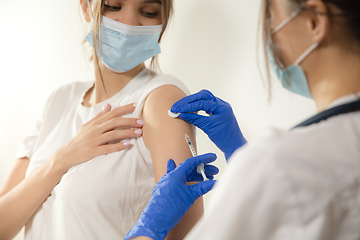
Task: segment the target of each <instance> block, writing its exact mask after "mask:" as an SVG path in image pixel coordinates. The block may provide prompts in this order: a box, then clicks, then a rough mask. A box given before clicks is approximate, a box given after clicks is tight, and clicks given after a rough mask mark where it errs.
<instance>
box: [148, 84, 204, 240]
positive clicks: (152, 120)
mask: <svg viewBox="0 0 360 240" xmlns="http://www.w3.org/2000/svg"><path fill="white" fill-rule="evenodd" d="M183 97H185V94H184V93H183V92H182V91H181V90H180V89H179V88H177V87H175V86H162V87H160V88H158V89H156V90H155V91H153V92H152V93H151V94H150V95H149V96H148V98H147V100H146V102H145V105H144V110H143V119H144V126H143V139H144V143H145V145H146V146H147V147H148V149H149V151H150V154H151V158H152V161H153V167H154V174H155V180H156V182H158V181H159V180H160V178H161V176H163V175H164V174H165V173H166V167H167V162H168V160H169V159H173V160H174V161H175V163H176V165H179V164H180V163H182V162H184V161H185V160H186V159H188V158H190V157H192V154H191V152H190V149H189V146H188V145H187V143H186V141H185V133H186V134H188V135H189V137H190V138H191V141H192V142H193V144H194V147H196V143H195V133H194V128H193V126H192V125H190V124H189V123H186V122H185V121H183V120H181V119H179V118H177V119H173V118H171V117H169V116H168V114H167V111H168V110H169V109H170V108H171V106H172V105H173V104H174V103H175V102H176V101H178V100H180V99H181V98H183ZM203 212H204V206H203V200H202V198H199V199H198V200H196V201H195V203H194V205H193V206H192V207H191V208H190V209H189V211H188V212H187V213H186V214H185V216H184V217H183V218H182V220H181V221H180V222H179V223H178V224H177V225H176V226H175V227H174V229H173V230H171V232H170V233H169V234H168V236H167V239H169V240H170V239H171V240H177V239H183V238H184V237H185V235H186V234H187V233H188V232H189V231H190V230H191V228H192V227H193V226H194V225H195V224H196V222H197V221H198V220H199V219H200V218H201V216H202V215H203Z"/></svg>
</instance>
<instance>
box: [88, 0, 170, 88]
mask: <svg viewBox="0 0 360 240" xmlns="http://www.w3.org/2000/svg"><path fill="white" fill-rule="evenodd" d="M85 1H88V3H89V5H91V2H92V1H93V0H85ZM105 1H106V0H98V1H97V3H96V6H95V8H94V10H93V12H92V17H93V19H94V26H93V29H92V30H93V34H92V37H93V39H92V41H93V43H94V48H93V57H91V59H90V60H94V61H95V63H96V67H97V68H98V70H99V73H100V78H101V81H102V83H103V86H104V79H103V77H102V73H101V69H100V65H99V59H101V19H102V9H103V6H104V3H105ZM161 3H162V4H161V7H162V30H161V33H160V37H159V43H160V41H161V39H162V37H163V35H164V33H165V30H166V29H167V26H168V25H169V23H170V20H171V17H172V14H173V0H161ZM90 11H91V9H90ZM96 49H98V50H99V55H98V54H97V50H96ZM98 56H100V58H99V57H98ZM94 58H95V59H94ZM149 68H150V69H151V70H152V71H154V72H156V71H160V72H161V69H160V67H159V63H158V57H157V56H154V57H153V58H152V59H151V62H150V66H149ZM104 89H105V86H104ZM105 91H106V90H105Z"/></svg>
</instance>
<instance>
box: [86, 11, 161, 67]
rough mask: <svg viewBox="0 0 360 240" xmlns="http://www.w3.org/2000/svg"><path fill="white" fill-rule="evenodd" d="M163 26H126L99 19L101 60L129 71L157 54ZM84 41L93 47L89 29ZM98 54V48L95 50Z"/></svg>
mask: <svg viewBox="0 0 360 240" xmlns="http://www.w3.org/2000/svg"><path fill="white" fill-rule="evenodd" d="M161 30H162V25H157V26H129V25H126V24H123V23H120V22H117V21H114V20H112V19H110V18H107V17H104V16H103V17H102V21H101V61H102V62H103V63H104V65H105V66H106V67H107V68H108V69H110V70H112V71H114V72H117V73H123V72H127V71H130V70H131V69H133V68H135V67H136V66H138V65H139V64H141V63H143V62H144V61H146V60H147V59H149V58H152V57H154V56H156V55H157V54H159V53H160V52H161V51H160V46H159V42H158V41H159V36H160V33H161ZM85 40H86V41H87V42H89V43H90V44H91V46H92V47H94V43H93V37H92V31H90V32H89V34H88V35H87V36H86V38H85ZM96 52H97V54H98V57H100V56H99V55H100V50H99V49H96Z"/></svg>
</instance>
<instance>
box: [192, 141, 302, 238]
mask: <svg viewBox="0 0 360 240" xmlns="http://www.w3.org/2000/svg"><path fill="white" fill-rule="evenodd" d="M269 142H273V143H274V142H276V139H274V138H272V137H270V138H267V140H265V141H260V142H258V143H251V144H249V145H247V146H244V147H243V149H239V150H238V151H237V152H235V153H234V156H232V158H231V159H230V163H229V166H228V168H227V170H226V172H225V173H223V174H224V175H223V177H222V178H221V179H220V180H219V181H218V182H217V183H216V185H215V188H214V190H213V192H212V199H211V201H210V206H209V208H208V209H207V211H206V212H205V215H204V216H203V218H202V219H200V221H199V222H198V224H197V225H196V226H195V227H194V228H193V229H192V231H190V233H189V234H188V236H187V237H186V240H194V239H196V240H199V239H201V240H202V239H206V240H212V239H214V240H215V239H222V240H232V239H252V240H260V239H269V240H270V239H271V240H273V239H274V240H275V239H290V238H291V239H301V228H299V226H300V224H299V222H300V216H299V215H300V214H299V206H298V202H297V196H296V194H295V193H294V191H293V187H292V183H291V182H290V181H289V179H288V178H287V176H286V172H284V171H283V170H282V168H281V166H278V165H277V164H276V161H273V160H274V158H276V155H277V154H276V153H275V154H274V153H272V152H271V151H268V150H266V147H264V146H266V145H265V144H268V145H269ZM273 147H274V146H273ZM268 149H269V148H268Z"/></svg>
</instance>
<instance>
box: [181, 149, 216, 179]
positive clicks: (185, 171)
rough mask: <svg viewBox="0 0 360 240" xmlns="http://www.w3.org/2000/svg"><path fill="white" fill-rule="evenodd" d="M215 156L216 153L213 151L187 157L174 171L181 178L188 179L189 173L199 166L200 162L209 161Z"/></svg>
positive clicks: (213, 159)
mask: <svg viewBox="0 0 360 240" xmlns="http://www.w3.org/2000/svg"><path fill="white" fill-rule="evenodd" d="M216 158H217V156H216V154H214V153H207V154H204V155H199V156H196V157H192V158H189V159H187V160H185V162H183V163H182V164H180V165H179V166H178V167H177V168H176V169H175V170H174V172H176V173H175V174H177V175H178V176H179V177H182V178H183V179H185V180H186V179H188V178H189V176H190V173H191V172H192V171H193V170H194V169H196V168H197V166H199V164H200V163H204V164H206V163H211V162H213V161H215V160H216Z"/></svg>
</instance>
